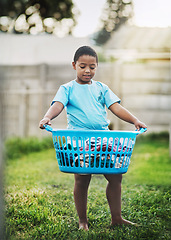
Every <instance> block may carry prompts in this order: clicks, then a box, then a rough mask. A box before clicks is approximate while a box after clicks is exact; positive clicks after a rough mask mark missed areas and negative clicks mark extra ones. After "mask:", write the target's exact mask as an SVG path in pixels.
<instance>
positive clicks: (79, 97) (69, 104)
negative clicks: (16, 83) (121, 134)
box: [52, 80, 120, 130]
mask: <svg viewBox="0 0 171 240" xmlns="http://www.w3.org/2000/svg"><path fill="white" fill-rule="evenodd" d="M56 101H57V102H61V103H62V104H63V105H64V107H66V112H67V120H68V129H96V130H107V129H108V125H109V120H108V119H107V112H106V109H105V106H106V107H107V108H109V107H110V105H111V104H113V103H115V102H118V103H120V99H119V98H118V97H117V96H116V95H115V94H114V93H113V92H112V91H111V90H110V89H109V87H108V86H107V85H105V84H104V83H101V82H97V81H94V80H92V84H79V83H77V82H76V80H72V81H70V82H69V83H66V84H64V85H61V86H60V88H59V90H58V91H57V93H56V96H55V97H54V99H53V101H52V104H53V103H54V102H56Z"/></svg>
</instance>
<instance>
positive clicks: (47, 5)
mask: <svg viewBox="0 0 171 240" xmlns="http://www.w3.org/2000/svg"><path fill="white" fill-rule="evenodd" d="M73 7H74V4H73V2H72V0H0V31H3V32H15V33H31V34H36V33H41V32H47V33H56V34H57V35H60V34H66V33H69V34H70V33H71V32H72V29H73V27H74V26H75V24H76V21H75V18H74V14H73Z"/></svg>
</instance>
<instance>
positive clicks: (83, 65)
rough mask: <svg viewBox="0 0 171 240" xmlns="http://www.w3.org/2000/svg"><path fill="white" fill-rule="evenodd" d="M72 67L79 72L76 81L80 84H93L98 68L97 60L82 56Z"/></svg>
mask: <svg viewBox="0 0 171 240" xmlns="http://www.w3.org/2000/svg"><path fill="white" fill-rule="evenodd" d="M72 65H73V68H74V69H75V70H76V72H77V79H76V81H77V82H78V83H79V84H91V79H92V78H93V77H94V75H95V72H96V68H97V62H96V58H95V57H93V56H89V55H82V56H80V57H79V58H78V60H77V62H76V63H74V62H73V63H72Z"/></svg>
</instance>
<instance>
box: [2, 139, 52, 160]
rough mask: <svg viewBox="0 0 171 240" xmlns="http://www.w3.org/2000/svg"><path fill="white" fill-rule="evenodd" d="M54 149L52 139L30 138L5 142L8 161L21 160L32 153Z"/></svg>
mask: <svg viewBox="0 0 171 240" xmlns="http://www.w3.org/2000/svg"><path fill="white" fill-rule="evenodd" d="M49 148H53V142H52V138H51V137H46V138H43V139H38V138H35V137H29V138H25V139H24V138H19V137H15V138H9V139H7V140H6V142H5V157H6V159H14V158H20V157H22V156H23V155H25V154H28V153H31V152H38V151H42V150H44V149H49Z"/></svg>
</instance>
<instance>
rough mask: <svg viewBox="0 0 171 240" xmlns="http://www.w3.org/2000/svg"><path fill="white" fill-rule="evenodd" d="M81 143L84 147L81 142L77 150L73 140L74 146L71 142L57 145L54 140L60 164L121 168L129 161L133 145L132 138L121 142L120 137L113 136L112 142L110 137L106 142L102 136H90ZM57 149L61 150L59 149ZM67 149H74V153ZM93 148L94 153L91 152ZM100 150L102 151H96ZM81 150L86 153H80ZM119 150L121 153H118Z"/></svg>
mask: <svg viewBox="0 0 171 240" xmlns="http://www.w3.org/2000/svg"><path fill="white" fill-rule="evenodd" d="M83 143H84V147H83V144H82V145H81V144H80V146H79V151H77V147H76V142H73V146H75V147H72V145H71V143H67V144H64V146H63V147H59V145H58V143H57V142H56V143H55V144H56V146H55V148H56V149H57V150H58V151H57V154H58V155H57V157H58V159H59V160H60V165H62V166H65V165H66V166H72V167H73V166H76V167H78V166H80V167H89V166H90V167H96V168H98V167H101V168H103V167H105V168H113V167H115V168H121V167H122V166H123V167H124V166H125V164H127V163H128V162H129V161H130V155H131V150H132V145H133V141H132V140H129V142H128V139H125V142H123V140H122V139H120V141H119V139H118V138H115V139H114V142H113V138H110V139H109V140H108V143H107V138H103V141H102V139H101V138H100V137H98V138H97V139H96V140H95V138H91V140H89V139H86V140H85V141H83ZM59 149H60V150H61V151H59ZM62 150H65V151H62ZM67 150H74V153H73V151H72V152H69V151H67ZM95 150H96V153H93V152H94V151H95ZM100 150H102V152H104V153H101V154H100V153H98V152H99V151H100ZM83 151H86V152H87V153H85V152H84V153H82V152H83ZM116 151H117V153H116ZM121 151H122V153H121V154H120V152H121ZM59 152H60V153H59Z"/></svg>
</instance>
